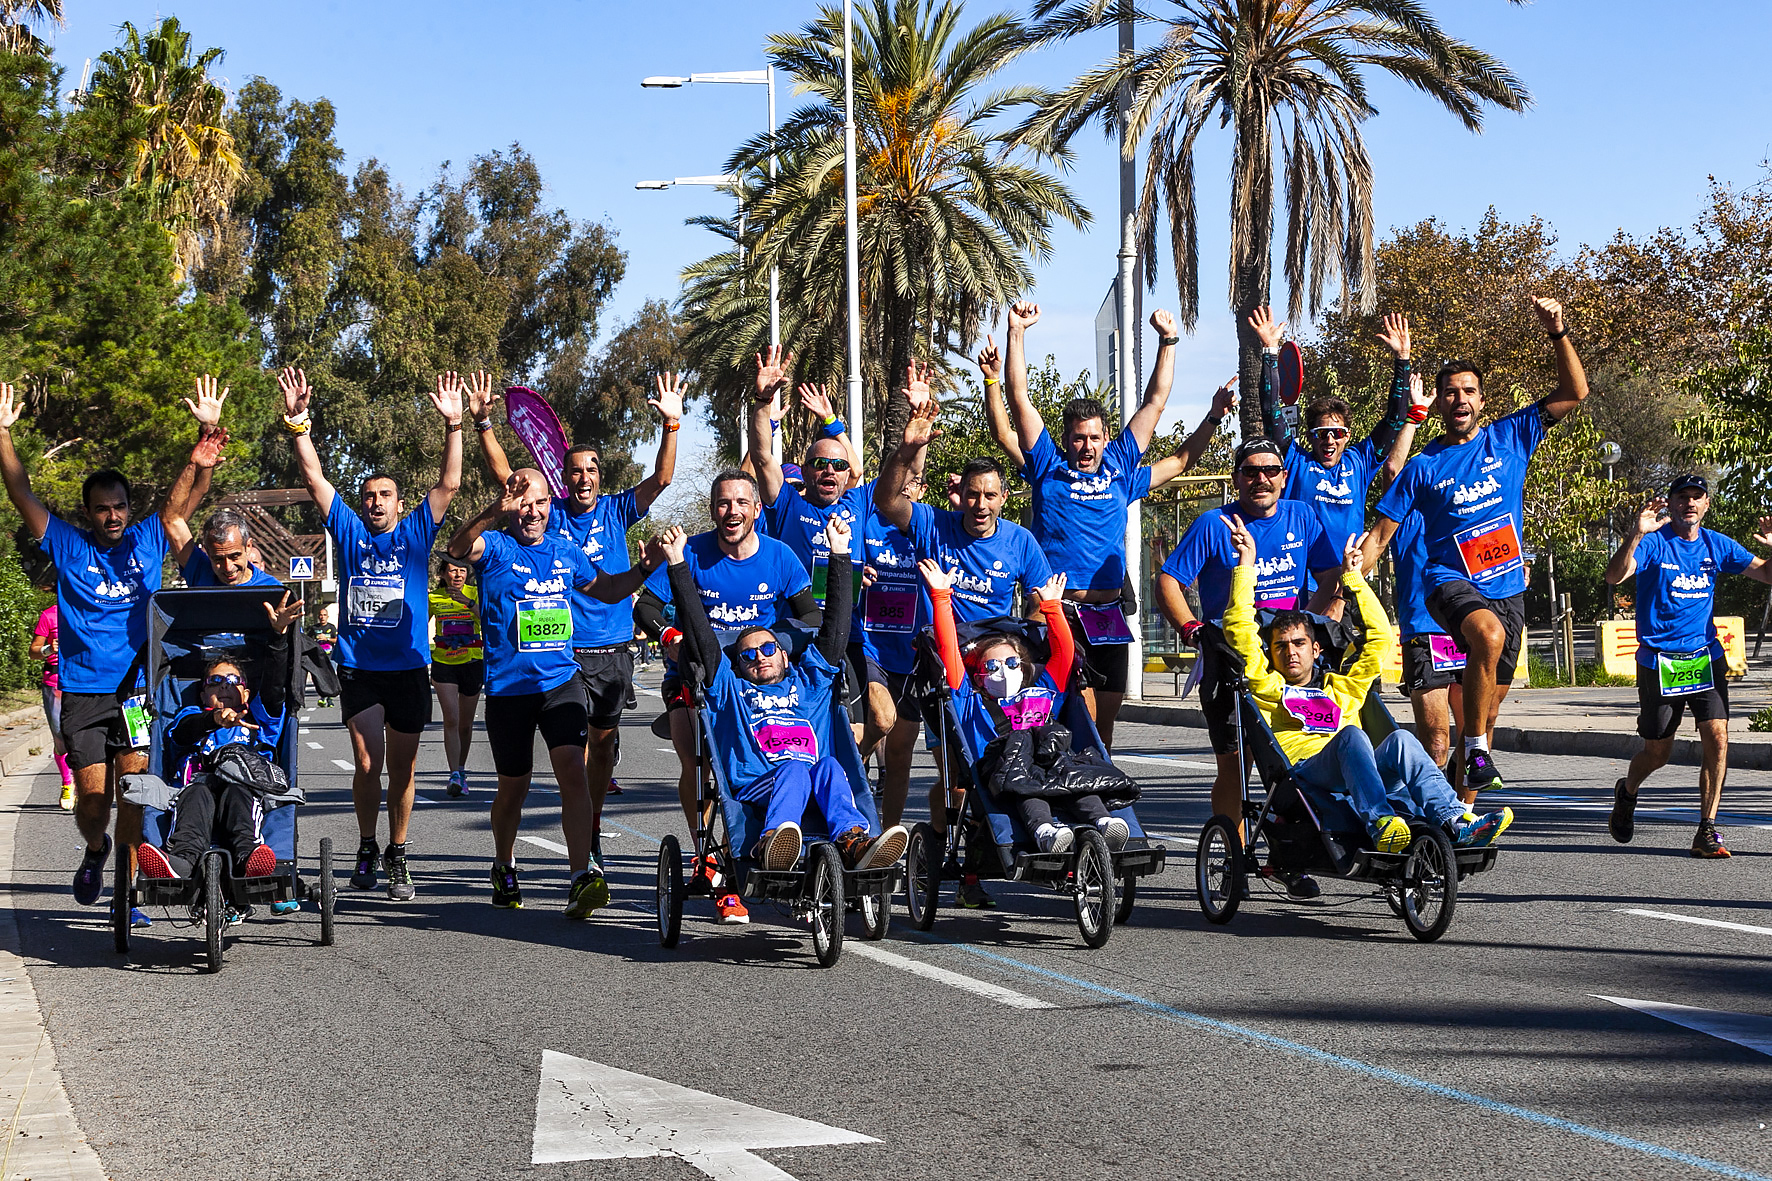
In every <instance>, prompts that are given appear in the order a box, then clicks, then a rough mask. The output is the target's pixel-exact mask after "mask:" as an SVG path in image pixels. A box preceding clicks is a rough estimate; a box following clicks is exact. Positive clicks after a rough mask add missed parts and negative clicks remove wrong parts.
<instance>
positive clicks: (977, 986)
mask: <svg viewBox="0 0 1772 1181" xmlns="http://www.w3.org/2000/svg"><path fill="white" fill-rule="evenodd" d="M843 950H844V951H846V952H847V953H849V954H850V955H858V956H860V957H861V958H862V959H865V960H874V961H876V962H878V963H882V964H886V965H888V966H890V967H894V968H897V969H898V970H899V971H901V972H909V973H910V974H911V975H913V976H921V977H923V979H925V980H933V981H935V982H936V983H937V984H946V985H948V986H949V987H950V988H957V989H959V990H960V991H961V992H970V993H972V994H973V995H974V996H982V997H984V998H986V999H987V1000H993V1001H996V1002H997V1003H999V1004H1004V1005H1008V1006H1009V1007H1010V1008H1012V1009H1051V1008H1056V1007H1057V1006H1055V1005H1053V1004H1052V1003H1051V1002H1050V1001H1043V1000H1041V999H1040V998H1038V997H1032V996H1029V995H1027V993H1025V992H1016V991H1015V990H1014V989H1013V988H1004V987H1003V986H1002V985H1001V984H992V983H990V982H989V981H986V980H979V979H977V978H975V977H972V976H966V975H962V974H961V973H959V972H950V971H948V970H947V969H946V968H938V967H936V966H935V965H934V964H926V963H924V962H923V961H921V960H914V959H912V958H910V957H909V956H904V955H899V954H898V953H897V952H893V951H885V950H883V949H881V948H879V947H877V946H875V945H874V944H872V943H861V942H857V941H854V940H845V941H844V946H843Z"/></svg>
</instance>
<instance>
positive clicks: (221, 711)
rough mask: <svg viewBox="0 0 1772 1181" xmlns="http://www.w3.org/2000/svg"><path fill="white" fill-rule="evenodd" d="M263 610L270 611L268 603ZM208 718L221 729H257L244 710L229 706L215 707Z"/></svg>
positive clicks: (256, 725) (256, 724) (255, 723)
mask: <svg viewBox="0 0 1772 1181" xmlns="http://www.w3.org/2000/svg"><path fill="white" fill-rule="evenodd" d="M265 609H266V610H267V611H268V610H270V604H269V603H267V604H265ZM210 716H211V717H213V718H214V719H215V724H216V725H217V726H220V727H222V728H223V729H226V728H227V727H229V726H239V727H241V728H242V729H246V730H256V729H258V723H257V722H249V721H247V720H246V711H245V710H239V709H235V708H234V707H233V706H231V705H218V706H216V707H215V710H214V712H213V713H211V714H210Z"/></svg>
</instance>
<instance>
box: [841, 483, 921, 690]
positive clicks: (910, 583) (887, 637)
mask: <svg viewBox="0 0 1772 1181" xmlns="http://www.w3.org/2000/svg"><path fill="white" fill-rule="evenodd" d="M868 487H869V488H870V489H871V488H872V487H873V485H871V484H870V485H869V486H868ZM861 545H862V551H863V552H862V561H863V562H864V563H865V564H866V565H869V566H872V567H873V568H874V574H875V578H874V585H872V586H870V587H868V589H867V590H865V591H863V592H861V602H860V603H859V604H857V606H856V617H857V618H858V619H859V620H860V627H861V648H862V651H863V652H865V653H867V656H868V659H870V660H872V661H873V662H874V663H875V664H877V665H879V666H880V667H881V668H882V669H884V670H886V671H887V672H889V673H909V672H913V671H915V670H916V667H917V632H918V631H920V630H921V629H922V628H924V627H926V626H927V625H928V623H929V615H928V613H927V610H928V609H927V607H926V604H927V602H928V599H927V597H926V596H925V595H924V594H923V593H922V592H923V579H922V577H921V576H920V575H919V574H918V573H917V547H916V546H915V545H914V544H912V542H911V539H910V538H909V537H907V536H905V535H904V534H903V533H902V532H900V531H899V530H898V529H897V527H895V526H894V525H893V524H892V522H891V521H888V520H887V519H886V518H885V517H883V516H881V515H880V510H879V509H878V508H876V507H875V506H874V503H873V497H872V494H871V492H870V494H869V498H868V503H867V517H866V518H865V520H864V521H863V522H862V527H861Z"/></svg>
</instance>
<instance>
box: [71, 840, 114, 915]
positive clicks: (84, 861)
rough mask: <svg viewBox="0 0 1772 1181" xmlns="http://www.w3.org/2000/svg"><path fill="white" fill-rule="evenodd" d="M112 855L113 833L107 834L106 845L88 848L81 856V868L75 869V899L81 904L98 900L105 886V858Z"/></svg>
mask: <svg viewBox="0 0 1772 1181" xmlns="http://www.w3.org/2000/svg"><path fill="white" fill-rule="evenodd" d="M110 855H111V834H110V833H106V834H105V847H104V848H102V849H88V850H86V854H85V856H83V857H81V858H80V868H79V869H77V870H75V871H74V901H75V902H76V903H78V904H79V905H81V906H91V905H93V904H94V903H96V902H97V901H98V896H99V894H100V893H101V892H102V891H103V890H104V888H105V858H107V857H109V856H110Z"/></svg>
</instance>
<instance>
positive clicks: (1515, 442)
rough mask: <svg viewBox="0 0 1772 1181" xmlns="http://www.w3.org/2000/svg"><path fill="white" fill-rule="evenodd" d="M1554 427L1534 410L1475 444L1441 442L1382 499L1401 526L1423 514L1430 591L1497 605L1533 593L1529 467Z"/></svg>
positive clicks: (1494, 427)
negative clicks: (1465, 593) (1448, 586)
mask: <svg viewBox="0 0 1772 1181" xmlns="http://www.w3.org/2000/svg"><path fill="white" fill-rule="evenodd" d="M1548 425H1549V424H1548V422H1547V420H1546V417H1545V412H1544V407H1543V406H1542V405H1541V404H1538V403H1534V404H1533V405H1531V406H1527V407H1524V408H1522V409H1520V410H1516V411H1514V412H1513V413H1512V414H1510V415H1508V416H1507V417H1505V418H1500V419H1497V420H1496V421H1495V422H1492V423H1490V424H1489V425H1488V426H1486V427H1482V428H1480V429H1479V430H1478V431H1477V434H1476V437H1475V438H1473V439H1471V440H1470V442H1468V443H1460V444H1458V445H1456V446H1451V445H1448V444H1447V443H1446V441H1445V440H1444V439H1435V440H1434V441H1433V442H1432V443H1429V444H1428V445H1427V447H1426V448H1425V449H1424V450H1423V451H1422V453H1421V454H1420V455H1417V456H1416V457H1415V458H1414V459H1412V460H1410V461H1409V462H1408V464H1407V465H1405V466H1404V468H1403V471H1402V474H1401V475H1399V476H1398V477H1397V479H1396V482H1395V483H1394V484H1392V485H1391V486H1390V487H1389V488H1388V489H1387V490H1386V491H1385V494H1384V495H1383V496H1381V497H1379V499H1378V514H1379V516H1382V517H1388V518H1389V519H1391V520H1393V521H1398V522H1401V521H1402V520H1403V518H1404V517H1406V516H1408V515H1409V512H1410V510H1411V509H1413V510H1415V511H1416V512H1419V513H1420V514H1421V518H1422V525H1423V527H1424V529H1425V531H1426V538H1427V567H1426V581H1427V589H1428V590H1429V591H1431V590H1433V588H1435V587H1437V586H1440V585H1442V584H1443V583H1447V582H1469V583H1470V584H1471V585H1473V586H1475V587H1476V588H1477V591H1478V593H1480V594H1482V595H1483V596H1484V597H1485V598H1490V599H1507V598H1512V597H1513V596H1514V595H1517V594H1520V593H1522V592H1524V591H1525V589H1526V557H1525V550H1524V547H1523V546H1522V544H1521V529H1522V526H1523V524H1524V522H1525V520H1526V505H1525V500H1526V467H1527V465H1528V464H1530V463H1531V462H1532V453H1533V452H1534V451H1536V450H1537V449H1538V445H1539V444H1540V443H1542V442H1544V437H1545V432H1546V430H1547V428H1548Z"/></svg>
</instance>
